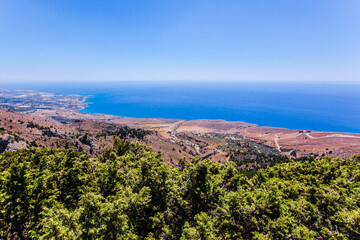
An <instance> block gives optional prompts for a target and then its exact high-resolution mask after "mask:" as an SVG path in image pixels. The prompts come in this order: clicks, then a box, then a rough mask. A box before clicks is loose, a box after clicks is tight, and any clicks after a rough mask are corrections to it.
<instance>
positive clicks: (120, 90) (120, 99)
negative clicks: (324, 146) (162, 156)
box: [0, 81, 360, 133]
mask: <svg viewBox="0 0 360 240" xmlns="http://www.w3.org/2000/svg"><path fill="white" fill-rule="evenodd" d="M0 88H8V89H28V90H37V91H47V92H53V93H56V94H81V95H85V96H88V98H87V100H86V101H87V102H88V103H90V104H89V106H88V107H87V108H85V109H83V110H81V111H82V112H84V113H104V114H112V115H118V116H126V117H136V118H175V119H186V120H193V119H224V120H228V121H244V122H248V123H255V124H259V125H260V126H272V127H281V128H289V129H298V130H318V131H332V132H349V133H360V94H359V93H360V83H326V84H325V83H309V82H307V83H301V82H221V81H218V82H189V81H183V82H181V81H178V82H172V81H171V82H165V81H163V82H148V81H143V82H140V81H135V82H134V81H133V82H131V81H128V82H124V81H122V82H90V83H89V82H86V83H85V82H76V81H75V82H70V81H64V82H57V83H40V82H38V83H36V82H31V83H30V82H27V83H10V82H9V83H2V84H1V86H0Z"/></svg>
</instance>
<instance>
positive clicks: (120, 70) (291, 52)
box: [0, 0, 360, 83]
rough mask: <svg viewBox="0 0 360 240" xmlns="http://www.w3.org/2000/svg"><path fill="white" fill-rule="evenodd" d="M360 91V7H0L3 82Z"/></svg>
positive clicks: (355, 0) (343, 3) (59, 3)
mask: <svg viewBox="0 0 360 240" xmlns="http://www.w3.org/2000/svg"><path fill="white" fill-rule="evenodd" d="M136 80H141V81H304V82H310V81H315V82H356V83H360V1H359V0H336V1H335V0H316V1H314V0H301V1H300V0H272V1H269V0H217V1H214V0H206V1H205V0H142V1H140V0H121V1H119V0H103V1H100V0H94V1H82V0H50V1H49V0H31V1H29V0H0V82H11V81H29V82H31V81H40V82H41V81H44V82H47V81H136Z"/></svg>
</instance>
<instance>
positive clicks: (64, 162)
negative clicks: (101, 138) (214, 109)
mask: <svg viewBox="0 0 360 240" xmlns="http://www.w3.org/2000/svg"><path fill="white" fill-rule="evenodd" d="M0 174H1V175H0V187H1V189H0V238H2V239H30V238H33V239H331V238H334V239H342V238H343V239H346V238H347V239H358V238H359V237H360V225H359V224H360V210H359V206H360V156H355V157H353V158H351V159H347V160H341V159H330V158H328V157H324V158H323V159H322V160H314V159H313V158H310V159H309V160H307V161H305V162H289V163H285V164H280V165H275V166H274V167H271V168H267V169H266V170H263V171H260V172H258V173H257V174H256V175H255V176H254V177H253V178H251V179H249V178H247V177H245V176H243V175H241V174H239V173H238V171H237V169H236V165H235V163H233V162H227V163H225V164H224V165H219V164H218V163H213V162H211V161H208V160H203V161H200V160H199V159H197V158H195V159H193V161H192V162H191V163H185V162H184V161H182V162H180V169H177V168H174V167H171V166H169V165H166V164H163V163H162V159H161V156H160V155H159V154H157V153H154V152H152V151H151V149H150V148H148V147H146V146H144V145H141V144H139V143H130V142H122V141H117V142H116V143H115V145H114V149H113V150H107V151H105V152H104V153H103V155H102V156H101V157H99V158H91V157H89V156H88V155H87V154H86V153H77V152H75V151H73V150H69V149H67V150H49V149H41V150H20V151H17V152H5V153H3V154H2V155H0Z"/></svg>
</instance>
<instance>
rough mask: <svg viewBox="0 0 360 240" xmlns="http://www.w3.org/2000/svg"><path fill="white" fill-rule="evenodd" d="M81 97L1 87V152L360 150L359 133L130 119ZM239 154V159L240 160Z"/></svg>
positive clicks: (205, 154) (172, 156)
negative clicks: (118, 146) (141, 146)
mask: <svg viewBox="0 0 360 240" xmlns="http://www.w3.org/2000/svg"><path fill="white" fill-rule="evenodd" d="M85 100H86V97H84V96H80V95H55V94H51V93H41V92H35V91H12V90H0V106H3V107H2V108H0V152H1V151H4V150H16V149H21V148H27V147H48V148H59V147H62V148H68V147H74V148H77V149H79V150H84V151H87V152H89V153H90V154H93V155H97V154H98V153H99V152H101V151H102V150H104V149H106V148H108V147H111V146H112V143H113V138H114V137H120V138H125V139H131V140H137V141H140V142H144V143H146V144H147V145H149V146H151V147H152V148H153V149H154V151H157V152H161V153H162V154H163V157H164V159H165V161H166V162H168V163H170V164H174V165H176V164H177V162H178V160H179V159H180V158H182V157H185V159H187V160H189V159H191V158H193V157H194V156H199V157H201V158H209V159H211V160H213V161H219V162H224V161H228V160H229V159H230V158H231V157H232V156H233V157H234V156H235V155H236V156H237V158H238V156H239V154H240V155H241V154H242V155H244V157H242V158H254V156H255V155H261V154H265V155H269V154H272V155H279V156H286V157H288V158H299V157H307V156H309V155H312V154H314V155H319V156H321V155H329V156H331V157H342V158H347V157H350V156H352V155H354V154H358V153H360V134H351V133H333V132H320V131H308V130H290V129H284V128H275V127H261V126H258V125H256V124H252V123H245V122H240V121H239V122H237V121H236V122H235V121H225V120H206V119H201V120H191V121H186V120H181V119H160V118H129V117H120V116H112V115H105V114H87V113H81V112H79V110H81V109H83V108H85V107H86V106H87V105H88V103H86V102H85ZM242 158H241V159H242Z"/></svg>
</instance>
